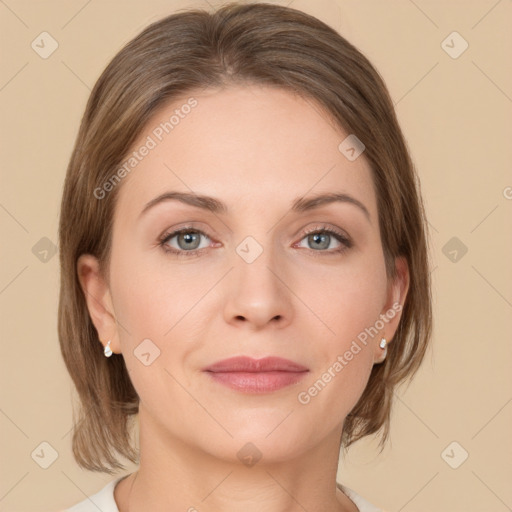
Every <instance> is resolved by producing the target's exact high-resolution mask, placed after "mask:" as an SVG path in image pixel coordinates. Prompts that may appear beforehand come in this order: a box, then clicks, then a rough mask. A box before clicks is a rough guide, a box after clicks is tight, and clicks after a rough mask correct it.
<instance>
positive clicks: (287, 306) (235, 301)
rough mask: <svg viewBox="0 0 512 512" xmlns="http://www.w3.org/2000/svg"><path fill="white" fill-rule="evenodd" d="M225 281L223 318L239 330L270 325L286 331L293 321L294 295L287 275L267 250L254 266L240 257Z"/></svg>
mask: <svg viewBox="0 0 512 512" xmlns="http://www.w3.org/2000/svg"><path fill="white" fill-rule="evenodd" d="M233 262H234V268H233V270H232V271H231V272H230V273H229V277H228V279H227V280H226V285H225V289H224V292H223V293H225V306H224V317H225V321H226V322H227V323H230V324H233V325H235V326H237V327H241V326H244V325H246V326H247V328H248V329H251V330H260V329H264V328H265V327H267V326H275V328H283V327H285V326H286V325H289V324H290V322H291V321H292V315H293V304H292V298H293V293H292V291H291V288H290V286H289V285H287V275H286V272H285V270H284V268H283V266H281V268H279V264H278V262H277V260H276V258H274V257H273V254H272V251H271V250H269V249H264V250H263V252H262V253H261V254H260V255H259V256H258V257H257V258H256V259H255V260H254V261H252V262H251V263H249V262H248V261H246V260H244V259H243V258H242V257H240V256H239V255H238V254H235V256H234V258H233Z"/></svg>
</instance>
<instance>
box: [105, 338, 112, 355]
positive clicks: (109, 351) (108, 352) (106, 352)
mask: <svg viewBox="0 0 512 512" xmlns="http://www.w3.org/2000/svg"><path fill="white" fill-rule="evenodd" d="M103 352H104V354H105V357H110V356H111V355H112V354H113V352H112V349H111V348H110V341H109V342H108V343H107V346H106V347H105V350H104V351H103Z"/></svg>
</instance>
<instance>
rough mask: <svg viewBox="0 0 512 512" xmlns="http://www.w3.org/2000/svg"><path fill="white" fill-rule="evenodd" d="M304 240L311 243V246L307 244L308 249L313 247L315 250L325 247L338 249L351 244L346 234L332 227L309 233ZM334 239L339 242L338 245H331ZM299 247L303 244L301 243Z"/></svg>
mask: <svg viewBox="0 0 512 512" xmlns="http://www.w3.org/2000/svg"><path fill="white" fill-rule="evenodd" d="M302 240H306V243H307V244H310V245H309V247H308V246H306V248H307V249H311V248H312V249H313V250H315V251H317V250H323V249H331V250H333V251H338V250H340V249H343V248H344V247H347V246H349V241H348V240H347V239H346V238H345V237H344V236H342V235H341V234H339V233H336V232H335V231H332V230H330V229H322V230H318V231H314V232H311V233H308V234H306V236H305V237H304V238H303V239H302ZM333 241H336V242H337V243H338V245H337V246H336V247H330V245H331V242H333ZM298 247H303V246H301V245H299V246H298Z"/></svg>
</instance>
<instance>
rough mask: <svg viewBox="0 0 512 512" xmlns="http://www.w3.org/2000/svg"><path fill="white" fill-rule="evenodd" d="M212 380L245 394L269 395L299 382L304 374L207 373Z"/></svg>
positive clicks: (279, 372)
mask: <svg viewBox="0 0 512 512" xmlns="http://www.w3.org/2000/svg"><path fill="white" fill-rule="evenodd" d="M206 373H208V374H209V375H210V377H211V378H212V379H214V380H215V381H217V382H220V383H221V384H224V385H225V386H228V387H230V388H232V389H235V390H236V391H242V392H244V393H268V392H271V391H277V390H278V389H281V388H284V387H286V386H291V385H292V384H295V383H297V382H299V381H300V380H301V379H302V378H304V376H305V375H306V374H307V373H308V372H307V371H304V372H284V371H274V372H252V373H251V372H206Z"/></svg>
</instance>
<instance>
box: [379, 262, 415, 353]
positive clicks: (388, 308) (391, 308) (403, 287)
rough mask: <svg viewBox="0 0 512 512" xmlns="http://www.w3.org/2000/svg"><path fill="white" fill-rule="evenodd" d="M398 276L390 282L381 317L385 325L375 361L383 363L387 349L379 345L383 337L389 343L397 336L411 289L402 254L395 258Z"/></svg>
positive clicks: (407, 266) (407, 269) (407, 270)
mask: <svg viewBox="0 0 512 512" xmlns="http://www.w3.org/2000/svg"><path fill="white" fill-rule="evenodd" d="M395 268H396V277H395V279H393V280H392V281H390V282H389V285H388V291H387V297H386V304H385V305H384V307H383V309H382V311H381V315H380V318H381V319H382V321H383V323H384V326H383V328H382V331H381V332H380V333H379V336H378V339H377V340H376V343H375V349H374V350H375V354H374V362H375V363H381V362H383V361H384V359H385V358H386V353H387V349H386V348H385V349H382V348H381V347H380V346H379V343H380V340H381V338H385V339H386V341H387V343H388V344H389V343H390V342H391V343H392V340H393V337H394V336H395V333H396V330H397V328H398V324H399V322H400V318H401V317H402V310H403V307H404V304H405V299H406V297H407V292H408V291H409V282H410V276H409V265H408V264H407V260H406V258H405V257H403V256H401V257H398V258H396V259H395Z"/></svg>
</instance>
